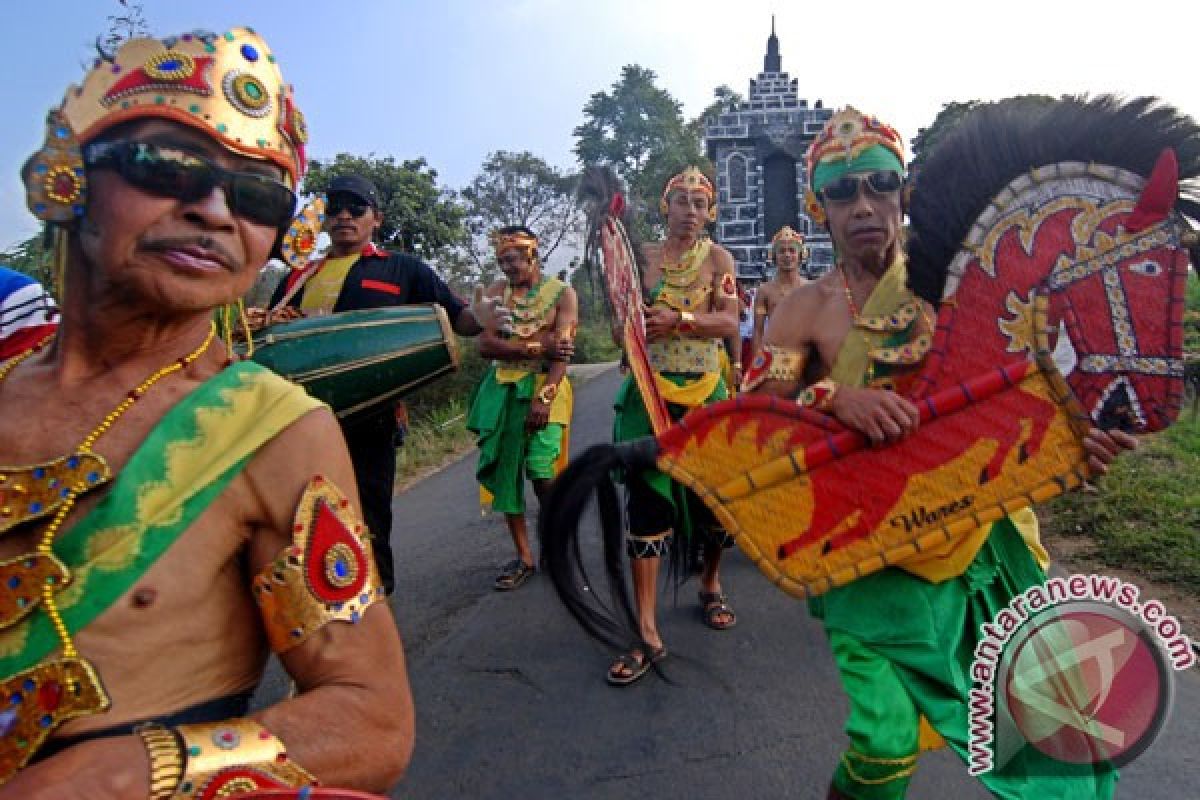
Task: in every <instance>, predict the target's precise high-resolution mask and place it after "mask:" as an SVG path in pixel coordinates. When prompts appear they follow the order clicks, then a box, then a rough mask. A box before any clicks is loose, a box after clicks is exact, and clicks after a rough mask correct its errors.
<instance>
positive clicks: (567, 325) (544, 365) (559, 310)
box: [467, 226, 579, 591]
mask: <svg viewBox="0 0 1200 800" xmlns="http://www.w3.org/2000/svg"><path fill="white" fill-rule="evenodd" d="M492 246H493V247H494V249H495V252H496V262H497V263H498V264H499V265H500V269H501V271H502V272H503V273H504V278H503V279H502V280H499V281H496V282H495V283H494V284H492V285H491V286H489V287H488V289H487V290H486V292H485V295H486V296H487V297H495V298H498V299H499V300H501V301H502V302H503V304H504V306H505V307H506V308H508V309H509V310H510V311H511V313H512V319H513V322H512V324H511V330H510V332H501V331H497V330H487V331H484V332H483V334H482V335H481V336H480V338H479V354H480V355H481V356H483V357H484V358H490V359H492V366H491V367H490V368H489V369H488V371H487V374H485V375H484V376H483V379H482V380H481V381H480V382H479V387H478V388H477V389H476V390H475V395H474V397H472V398H471V414H470V416H469V417H468V419H467V428H468V429H469V430H471V431H474V432H475V434H476V435H478V437H479V467H478V469H477V470H476V472H475V476H476V477H477V478H478V479H479V483H480V485H481V486H482V487H483V489H484V490H485V491H486V492H487V493H488V494H489V495H490V496H491V505H492V508H493V509H495V510H496V511H499V512H500V513H502V514H504V518H505V522H506V523H507V524H508V532H509V534H511V535H512V540H513V545H514V546H515V548H516V551H517V552H516V558H514V559H513V560H512V561H510V562H509V563H508V564H507V565H505V567H504V569H503V570H502V571H501V573H500V575H499V576H498V577H497V578H496V581H495V583H494V584H493V585H494V588H495V589H497V590H499V591H509V590H512V589H517V588H519V587H520V586H521V585H522V584H524V583H525V581H526V580H527V579H528V578H529V577H530V576H531V575H532V574H533V572H534V559H533V551H532V550H531V549H530V546H529V533H528V528H527V525H526V521H525V477H526V476H528V477H529V480H530V481H531V482H532V483H533V490H534V493H535V494H536V495H537V496H538V497H539V498H540V497H542V496H543V495H544V494H545V491H546V487H547V486H548V485H549V483H550V480H551V479H552V478H553V477H554V475H555V473H556V472H557V470H556V465H557V464H558V463H559V462H560V459H561V458H562V457H563V456H565V454H566V449H567V430H568V428H569V426H570V424H571V409H572V405H573V401H572V395H571V383H570V381H569V380H567V364H568V362H569V361H570V360H571V355H572V354H573V353H574V341H575V328H576V326H577V323H578V317H579V306H578V302H577V300H576V298H575V290H574V289H572V288H571V287H570V286H567V285H566V284H565V283H563V282H562V281H561V280H559V279H558V278H555V277H553V276H551V277H547V276H544V275H543V274H542V267H541V261H540V259H539V257H538V240H537V236H536V235H534V233H533V231H531V230H529V229H528V228H525V227H522V226H509V227H506V228H501V229H500V230H498V231H496V232H495V233H494V234H493V235H492Z"/></svg>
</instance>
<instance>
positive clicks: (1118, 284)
mask: <svg viewBox="0 0 1200 800" xmlns="http://www.w3.org/2000/svg"><path fill="white" fill-rule="evenodd" d="M1180 165H1182V168H1181V167H1180ZM1181 170H1182V174H1183V175H1184V176H1185V177H1188V178H1192V177H1195V176H1196V175H1197V174H1200V129H1198V128H1197V127H1196V126H1195V125H1194V124H1193V123H1191V122H1190V121H1188V120H1186V118H1183V117H1181V116H1179V115H1178V114H1176V113H1175V112H1173V111H1172V110H1170V109H1165V108H1161V107H1157V106H1155V105H1154V103H1153V101H1151V100H1138V101H1134V102H1131V103H1129V104H1127V105H1120V104H1119V103H1117V102H1116V101H1114V100H1112V99H1111V98H1100V99H1098V100H1094V101H1091V102H1084V101H1078V100H1077V101H1064V102H1062V103H1057V104H1054V105H1053V106H1050V107H1042V108H1038V109H1034V108H1031V107H1024V108H1022V107H1017V106H1014V105H1013V104H1011V103H1009V104H1000V105H999V106H997V107H995V108H992V109H987V110H984V111H982V112H977V113H976V114H975V115H974V117H973V118H970V119H968V120H966V121H964V122H963V123H962V128H961V129H960V130H959V131H958V132H957V134H956V135H955V136H953V137H951V138H950V139H948V140H947V141H946V142H944V143H943V144H941V145H939V149H938V150H936V151H935V152H934V153H933V154H931V157H930V158H929V160H928V162H927V164H926V165H925V167H924V168H923V169H922V171H921V174H920V175H919V176H918V178H917V181H916V185H915V188H914V193H913V198H912V207H911V210H910V219H911V231H910V238H909V246H908V255H909V284H910V287H911V288H912V289H913V291H914V292H915V293H916V294H917V295H918V296H920V297H922V298H923V299H925V300H927V301H929V302H930V303H932V304H934V305H935V306H939V308H940V310H939V314H938V317H937V324H936V333H935V336H934V339H933V344H932V347H931V350H930V352H929V354H928V355H927V356H926V358H925V361H924V363H923V365H922V367H921V370H920V372H919V373H918V374H917V375H916V376H915V378H914V379H913V380H912V381H911V382H910V383H909V384H908V385H907V387H906V389H905V393H906V394H907V395H908V396H909V397H910V399H912V400H913V401H914V402H915V403H916V404H917V406H918V407H919V409H920V412H921V426H920V429H919V430H918V432H917V433H916V434H914V435H913V436H910V437H909V438H907V439H904V440H901V441H899V442H896V443H893V444H891V445H890V446H887V447H883V448H868V447H866V446H865V445H866V442H865V439H864V438H863V437H862V436H860V435H859V434H857V433H855V432H852V431H849V430H847V429H845V428H844V427H843V426H842V425H841V424H840V423H839V422H838V421H837V420H835V419H833V418H831V417H828V416H825V415H823V414H819V413H816V412H813V411H810V410H808V409H805V408H801V407H797V406H796V405H795V404H793V403H791V402H788V401H786V400H785V399H782V398H771V397H762V396H742V397H739V398H737V399H736V400H732V401H726V402H724V403H719V404H716V405H713V406H710V407H708V408H705V409H701V410H697V411H695V412H693V413H691V414H689V415H688V416H686V417H685V418H684V419H683V420H681V421H680V422H679V423H678V424H677V425H676V426H674V427H672V428H671V429H670V430H668V431H666V432H665V433H662V434H660V435H658V436H657V437H656V438H655V439H653V440H644V441H642V442H637V443H630V445H627V446H621V447H613V446H597V447H595V448H593V449H592V450H591V451H589V452H588V453H585V454H584V456H583V457H581V458H580V459H579V461H578V462H577V463H575V464H573V465H572V466H571V467H570V468H568V470H567V471H566V472H565V473H564V474H563V475H562V476H561V478H560V479H559V482H558V484H556V486H555V488H554V491H553V492H552V493H551V495H550V497H549V498H548V500H547V503H546V506H545V507H544V510H543V514H542V518H541V520H540V532H541V535H542V539H543V550H544V552H546V554H547V559H548V562H549V567H550V574H551V577H552V578H553V579H554V581H555V587H556V589H557V590H558V592H559V595H560V597H561V598H562V599H563V601H564V603H565V604H566V606H567V608H568V610H570V611H571V612H572V613H573V614H574V615H575V617H576V618H577V619H578V620H579V621H580V623H581V624H582V625H583V626H584V627H585V629H586V630H588V631H589V632H590V633H592V634H593V635H595V636H597V637H598V638H600V639H602V640H604V641H607V642H609V643H612V644H615V645H618V646H622V645H624V644H626V643H627V642H628V640H629V638H631V633H632V632H633V631H636V627H634V626H632V622H633V617H632V616H629V614H630V603H629V599H628V597H627V594H626V589H625V587H624V583H623V582H622V581H621V579H620V573H619V571H618V570H619V566H620V564H619V562H620V546H621V542H620V540H621V537H622V531H621V530H620V519H619V513H618V512H617V511H616V510H615V509H614V508H612V507H611V505H612V504H614V503H615V488H614V487H613V486H612V484H611V481H610V479H609V478H608V471H609V470H611V469H613V468H615V467H622V468H626V469H637V468H644V467H645V466H646V465H649V464H656V465H657V466H658V468H659V469H662V470H663V471H665V472H667V473H669V474H670V475H671V476H672V477H674V478H675V479H677V480H679V481H681V482H682V483H684V484H686V485H688V486H689V487H690V488H691V489H692V490H693V491H695V492H696V493H697V494H698V495H699V496H700V497H701V499H703V500H704V501H705V503H706V504H708V505H709V507H710V508H711V509H712V510H713V512H714V513H715V514H716V516H717V517H718V519H719V520H720V521H721V522H722V524H724V525H725V526H726V527H727V529H728V530H729V531H730V532H731V533H733V534H735V535H736V536H737V541H738V544H739V546H740V547H742V549H743V550H744V551H745V552H746V553H747V554H748V555H749V556H750V557H751V559H752V560H754V562H755V563H756V564H757V565H758V566H759V568H760V569H761V570H762V571H763V572H764V573H765V574H766V575H767V576H768V577H769V578H770V579H771V580H772V581H774V582H775V583H776V584H777V585H779V586H780V587H781V588H782V589H784V590H785V591H787V592H789V593H792V594H796V595H801V596H803V595H817V594H820V593H822V592H824V591H827V590H828V589H830V588H832V587H834V586H839V585H843V584H845V583H848V582H849V581H852V580H854V579H855V578H857V577H860V576H863V575H867V574H869V573H871V572H874V571H876V570H879V569H882V568H883V567H885V566H887V565H889V564H892V563H895V562H897V561H899V560H901V559H904V558H909V557H912V556H915V555H917V554H918V553H920V552H922V551H924V550H927V549H928V548H930V547H933V546H935V545H938V544H941V543H943V542H945V541H946V540H948V539H952V538H955V537H961V536H964V535H966V534H967V533H969V532H971V531H974V530H976V529H977V528H979V527H981V526H983V525H986V524H988V523H989V522H990V521H992V520H995V519H997V518H999V517H1001V516H1003V515H1004V514H1007V513H1011V512H1012V511H1015V510H1017V509H1019V508H1022V507H1025V506H1028V505H1031V504H1033V503H1036V502H1040V501H1043V500H1045V499H1048V498H1050V497H1052V496H1054V495H1057V494H1059V493H1061V492H1063V491H1065V490H1067V489H1069V488H1071V487H1073V486H1075V485H1077V484H1078V483H1079V482H1080V481H1082V480H1083V479H1084V478H1085V477H1086V475H1087V467H1086V456H1085V454H1084V451H1083V447H1082V437H1083V435H1084V434H1085V433H1086V430H1087V429H1088V427H1090V426H1091V425H1093V424H1094V425H1097V426H1099V427H1104V428H1111V427H1120V428H1122V429H1124V430H1126V431H1130V432H1135V433H1140V432H1148V431H1155V430H1160V429H1162V428H1164V427H1166V426H1167V425H1169V424H1170V422H1171V421H1172V420H1173V419H1174V417H1175V415H1176V414H1177V413H1178V410H1179V406H1180V403H1181V400H1182V379H1183V360H1182V328H1181V326H1182V313H1183V302H1184V300H1183V298H1184V284H1185V280H1186V272H1187V264H1188V254H1187V252H1186V250H1187V248H1196V247H1197V239H1196V234H1195V233H1194V232H1191V231H1190V229H1189V228H1188V225H1187V222H1186V221H1185V219H1184V214H1186V215H1188V216H1191V217H1193V218H1195V217H1197V216H1200V214H1198V212H1200V204H1198V203H1196V201H1195V199H1194V198H1192V197H1180V192H1179V175H1180V173H1181ZM1180 212H1183V213H1180ZM593 488H594V489H595V490H596V492H597V494H598V496H599V508H600V516H601V528H602V532H603V536H604V539H605V553H606V571H607V572H608V573H609V575H608V576H609V579H610V583H611V584H612V590H613V595H614V597H615V598H616V599H617V600H618V601H619V604H620V608H621V612H620V613H614V612H613V611H612V610H611V609H609V608H608V607H607V606H605V605H602V604H601V601H600V600H598V599H596V598H595V597H594V594H595V593H594V592H584V591H581V590H580V589H579V588H578V587H579V586H580V585H588V582H587V578H586V572H585V571H584V567H583V564H582V560H581V559H580V557H579V545H578V531H577V526H578V520H579V517H580V516H581V515H582V513H583V511H584V509H585V507H586V503H587V501H588V496H589V495H590V492H591V490H592V489H593ZM579 573H583V581H582V582H581V581H580V580H579V577H580V576H579ZM633 638H636V637H633Z"/></svg>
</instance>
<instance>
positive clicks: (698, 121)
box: [688, 83, 745, 147]
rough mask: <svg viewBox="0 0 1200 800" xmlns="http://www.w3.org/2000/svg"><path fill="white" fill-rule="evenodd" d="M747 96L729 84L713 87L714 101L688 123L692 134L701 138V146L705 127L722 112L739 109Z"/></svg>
mask: <svg viewBox="0 0 1200 800" xmlns="http://www.w3.org/2000/svg"><path fill="white" fill-rule="evenodd" d="M744 102H745V98H743V97H742V96H741V94H739V93H738V92H735V91H734V90H733V89H732V88H730V86H729V85H728V84H724V83H723V84H721V85H720V86H718V87H717V88H715V89H713V101H712V102H711V103H709V104H708V107H707V108H705V109H704V110H703V111H701V112H700V115H699V116H697V117H696V118H695V119H694V120H692V121H691V122H689V123H688V127H689V128H691V130H692V135H693V136H695V137H696V138H697V139H699V140H700V146H701V147H703V146H704V127H705V126H706V125H708V124H710V123H711V122H712V121H713V120H714V119H716V118H717V117H719V116H720V115H721V114H726V113H728V112H730V111H733V110H735V109H737V107H738V106H740V105H741V104H742V103H744Z"/></svg>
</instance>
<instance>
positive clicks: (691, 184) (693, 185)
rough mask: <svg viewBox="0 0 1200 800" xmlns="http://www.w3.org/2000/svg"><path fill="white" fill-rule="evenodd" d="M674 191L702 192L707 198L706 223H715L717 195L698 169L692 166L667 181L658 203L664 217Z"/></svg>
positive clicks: (710, 183)
mask: <svg viewBox="0 0 1200 800" xmlns="http://www.w3.org/2000/svg"><path fill="white" fill-rule="evenodd" d="M676 190H679V191H684V192H704V194H705V195H707V196H708V221H709V222H716V221H717V193H716V191H715V190H714V189H713V185H712V181H710V180H709V179H708V177H707V176H705V174H704V173H703V172H701V171H700V170H699V168H697V167H694V166H692V167H688V168H687V169H685V170H684V171H683V172H680V173H679V174H678V175H676V176H674V177H673V178H671V180H669V181H667V186H666V188H665V189H663V193H662V197H661V198H659V201H658V210H659V211H661V212H662V213H663V214H664V215H666V213H667V202H668V201H669V200H670V198H671V192H674V191H676Z"/></svg>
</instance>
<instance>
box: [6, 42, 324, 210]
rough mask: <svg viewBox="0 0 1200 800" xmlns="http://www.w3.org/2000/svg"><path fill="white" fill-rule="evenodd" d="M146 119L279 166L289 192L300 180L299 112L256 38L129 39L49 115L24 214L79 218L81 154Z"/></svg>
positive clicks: (302, 139) (304, 136)
mask: <svg viewBox="0 0 1200 800" xmlns="http://www.w3.org/2000/svg"><path fill="white" fill-rule="evenodd" d="M148 118H158V119H169V120H173V121H175V122H179V123H181V124H183V125H187V126H189V127H192V128H196V129H198V130H200V131H203V132H204V133H206V134H208V135H209V136H212V137H213V138H215V139H216V140H217V141H219V142H220V143H221V144H222V145H224V146H225V147H227V148H229V149H230V150H232V151H233V152H235V153H238V154H240V155H245V156H249V157H251V158H261V159H263V160H266V161H270V162H272V163H274V164H277V165H279V166H280V167H281V168H282V169H283V170H284V171H285V173H286V174H287V178H286V181H287V183H289V184H290V185H291V186H292V188H295V187H296V185H297V184H298V183H299V181H300V177H301V176H302V175H303V174H304V169H305V166H306V162H305V155H304V146H305V143H306V142H307V141H308V131H307V129H306V127H305V124H304V115H303V114H301V113H300V110H299V109H297V108H296V104H295V101H294V99H293V96H292V87H291V86H288V85H287V84H285V83H284V82H283V76H282V74H281V73H280V71H279V66H278V64H276V62H275V56H274V55H273V54H272V53H271V51H270V50H269V49H268V47H267V45H266V42H264V41H263V39H262V37H260V36H259V35H258V34H257V33H255V32H254V31H253V30H251V29H250V28H234V29H233V30H230V31H228V32H226V33H224V34H220V35H218V34H215V33H208V32H204V31H195V32H192V33H185V34H182V35H180V36H170V37H167V38H165V39H150V38H139V39H130V40H128V41H126V42H125V43H124V44H123V45H121V47H120V49H118V50H117V51H116V52H115V53H113V54H111V55H108V54H105V55H104V56H103V57H102V58H98V59H96V61H95V64H94V65H93V68H92V70H91V71H90V72H88V74H87V75H86V76H84V79H83V82H82V84H80V85H78V86H72V87H70V88H69V89H67V93H66V95H65V97H64V98H63V102H62V106H61V108H59V109H58V110H57V111H53V112H51V115H50V119H49V123H48V129H47V135H46V145H45V146H44V147H43V149H42V150H41V151H39V152H38V153H36V154H34V156H33V157H32V158H31V159H30V162H29V168H28V170H27V171H26V174H25V181H26V187H27V189H28V192H29V207H30V210H32V211H33V212H34V214H35V215H37V216H38V217H39V218H40V219H44V220H49V221H57V222H61V221H64V220H66V219H70V217H71V216H72V215H78V214H80V213H82V210H83V207H82V198H84V197H86V185H85V182H84V180H83V178H84V176H83V168H82V167H83V165H82V159H81V157H80V155H79V149H80V147H81V146H82V145H85V144H87V143H88V142H90V141H91V140H93V139H95V138H96V137H97V136H99V135H100V134H101V133H103V132H104V131H106V130H108V129H109V128H112V127H113V126H114V125H119V124H121V123H123V122H127V121H129V120H135V119H148ZM68 156H69V158H68ZM72 175H74V176H75V177H77V178H78V179H79V180H78V181H75V180H72V179H71V178H72ZM68 184H71V185H68ZM68 189H69V191H68Z"/></svg>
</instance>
